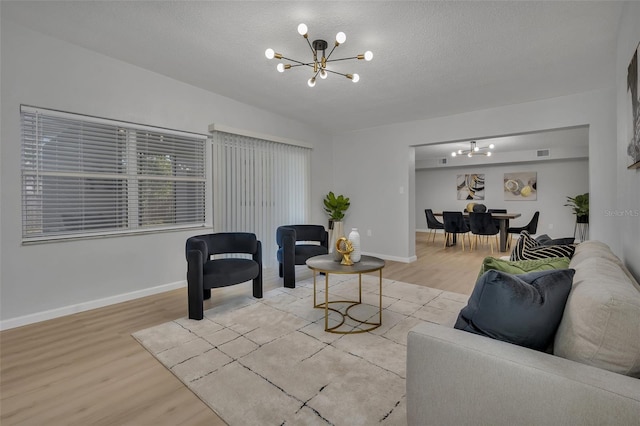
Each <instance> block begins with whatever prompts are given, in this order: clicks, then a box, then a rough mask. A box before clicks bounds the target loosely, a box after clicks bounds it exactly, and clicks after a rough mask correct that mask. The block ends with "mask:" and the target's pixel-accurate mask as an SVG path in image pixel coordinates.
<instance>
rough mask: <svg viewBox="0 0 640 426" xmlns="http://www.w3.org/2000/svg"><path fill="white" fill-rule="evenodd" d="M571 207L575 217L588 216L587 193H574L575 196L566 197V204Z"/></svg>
mask: <svg viewBox="0 0 640 426" xmlns="http://www.w3.org/2000/svg"><path fill="white" fill-rule="evenodd" d="M565 206H568V207H571V209H572V210H573V214H575V215H576V216H577V217H584V216H587V217H588V216H589V193H588V192H587V193H586V194H580V195H576V196H575V197H567V204H565Z"/></svg>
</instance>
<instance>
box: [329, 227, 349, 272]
mask: <svg viewBox="0 0 640 426" xmlns="http://www.w3.org/2000/svg"><path fill="white" fill-rule="evenodd" d="M344 236H345V235H344V223H343V222H333V231H331V237H330V238H329V253H333V260H335V261H336V262H339V261H341V260H342V255H341V254H340V253H338V250H336V241H338V240H339V239H340V238H341V237H344Z"/></svg>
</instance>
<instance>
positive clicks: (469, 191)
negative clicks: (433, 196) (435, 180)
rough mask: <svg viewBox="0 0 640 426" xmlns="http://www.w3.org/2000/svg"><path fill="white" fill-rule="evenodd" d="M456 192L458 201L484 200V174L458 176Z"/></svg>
mask: <svg viewBox="0 0 640 426" xmlns="http://www.w3.org/2000/svg"><path fill="white" fill-rule="evenodd" d="M456 191H457V192H458V200H484V173H483V174H469V175H458V176H457V178H456Z"/></svg>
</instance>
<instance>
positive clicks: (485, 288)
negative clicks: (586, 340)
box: [454, 269, 575, 351]
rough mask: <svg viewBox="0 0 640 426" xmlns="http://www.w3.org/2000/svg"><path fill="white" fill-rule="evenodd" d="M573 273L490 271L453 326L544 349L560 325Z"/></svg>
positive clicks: (564, 270)
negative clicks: (517, 273) (514, 273)
mask: <svg viewBox="0 0 640 426" xmlns="http://www.w3.org/2000/svg"><path fill="white" fill-rule="evenodd" d="M574 273H575V271H574V270H573V269H552V270H545V271H537V272H530V273H528V274H521V275H512V274H508V273H506V272H502V271H496V270H490V271H487V272H485V273H484V274H483V275H482V276H481V277H480V278H479V279H478V281H477V282H476V286H475V288H474V289H473V292H472V293H471V296H470V297H469V301H468V302H467V306H465V307H464V308H462V310H461V311H460V314H459V315H458V320H457V321H456V324H455V326H454V327H455V328H457V329H460V330H464V331H468V332H471V333H475V334H480V335H483V336H487V337H490V338H492V339H498V340H502V341H505V342H509V343H513V344H516V345H520V346H525V347H527V348H531V349H535V350H539V351H544V350H546V349H547V348H548V347H549V346H550V345H551V344H552V342H553V337H554V335H555V333H556V330H557V329H558V325H560V320H561V319H562V313H563V312H564V306H565V303H566V302H567V298H568V297H569V291H571V283H572V280H573V274H574Z"/></svg>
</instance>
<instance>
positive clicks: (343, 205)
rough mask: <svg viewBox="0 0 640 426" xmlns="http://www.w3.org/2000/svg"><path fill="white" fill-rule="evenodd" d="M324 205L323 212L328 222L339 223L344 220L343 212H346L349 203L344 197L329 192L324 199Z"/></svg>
mask: <svg viewBox="0 0 640 426" xmlns="http://www.w3.org/2000/svg"><path fill="white" fill-rule="evenodd" d="M323 203H324V211H325V212H326V213H327V215H328V216H329V220H333V221H340V220H342V219H343V218H344V212H345V211H347V209H348V208H349V206H350V205H351V203H350V202H349V198H348V197H345V196H344V195H338V196H337V197H336V195H335V194H334V193H333V191H331V192H329V193H328V194H327V196H326V197H325V199H324V200H323Z"/></svg>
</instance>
